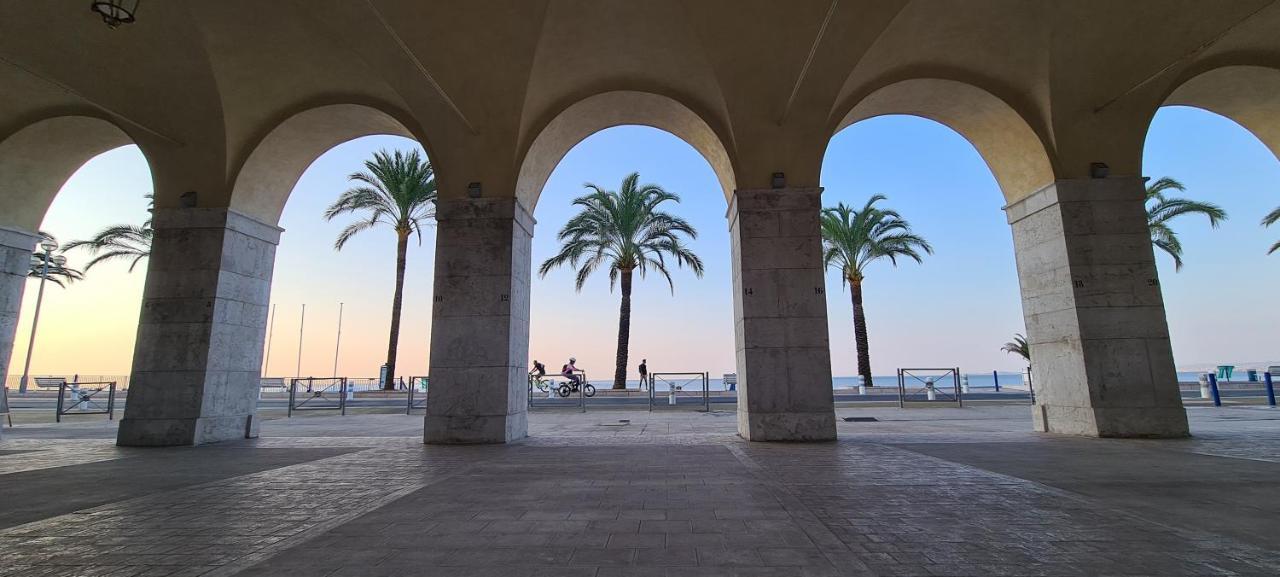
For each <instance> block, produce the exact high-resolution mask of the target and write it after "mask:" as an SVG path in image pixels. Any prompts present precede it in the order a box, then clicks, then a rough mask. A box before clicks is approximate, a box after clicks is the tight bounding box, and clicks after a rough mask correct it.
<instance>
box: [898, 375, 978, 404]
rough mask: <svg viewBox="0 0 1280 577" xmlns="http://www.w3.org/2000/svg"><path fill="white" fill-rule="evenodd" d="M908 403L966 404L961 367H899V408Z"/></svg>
mask: <svg viewBox="0 0 1280 577" xmlns="http://www.w3.org/2000/svg"><path fill="white" fill-rule="evenodd" d="M921 397H923V398H921ZM907 403H955V404H956V406H961V407H962V406H964V400H963V397H962V396H961V388H960V369H959V368H948V369H924V368H920V369H898V408H905V407H906V406H907Z"/></svg>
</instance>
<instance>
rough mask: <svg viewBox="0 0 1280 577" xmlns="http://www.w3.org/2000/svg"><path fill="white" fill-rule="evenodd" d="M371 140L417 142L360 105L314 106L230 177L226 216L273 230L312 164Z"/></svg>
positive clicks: (393, 121)
mask: <svg viewBox="0 0 1280 577" xmlns="http://www.w3.org/2000/svg"><path fill="white" fill-rule="evenodd" d="M374 135H392V136H402V137H405V138H410V139H417V137H416V136H415V135H414V134H413V133H412V131H410V130H409V129H408V128H406V127H405V124H404V123H402V122H401V121H400V120H398V119H397V118H395V117H393V116H392V115H390V114H388V113H386V112H384V111H382V110H379V109H377V108H374V107H371V106H365V105H361V104H331V105H326V106H319V107H316V108H310V109H307V110H304V111H302V112H299V113H297V114H294V115H293V116H290V117H288V118H286V119H285V120H284V121H282V122H280V124H278V125H276V127H275V128H273V129H272V130H271V131H270V132H269V133H267V135H266V136H264V137H263V138H262V140H260V141H259V142H258V144H257V145H256V146H254V147H253V149H252V151H251V152H249V154H248V155H247V156H246V158H245V160H244V163H243V164H242V165H241V166H240V168H239V170H238V171H236V172H235V178H234V180H233V184H232V188H231V210H234V211H236V212H239V213H241V214H243V215H245V216H249V217H252V218H254V219H256V220H259V221H262V222H264V223H269V224H275V223H276V222H278V221H279V220H280V214H281V212H282V211H283V210H284V205H285V202H286V201H288V199H289V193H290V192H291V191H292V190H293V187H294V185H295V184H296V183H297V182H298V178H300V177H301V176H302V173H303V172H304V171H306V169H307V167H308V166H311V163H312V162H315V160H316V158H319V157H320V155H322V154H324V153H325V152H326V151H328V150H329V149H331V148H333V147H335V146H337V145H339V144H342V143H343V142H347V141H349V140H354V139H356V138H360V137H363V136H374ZM419 141H420V140H419ZM420 142H421V141H420Z"/></svg>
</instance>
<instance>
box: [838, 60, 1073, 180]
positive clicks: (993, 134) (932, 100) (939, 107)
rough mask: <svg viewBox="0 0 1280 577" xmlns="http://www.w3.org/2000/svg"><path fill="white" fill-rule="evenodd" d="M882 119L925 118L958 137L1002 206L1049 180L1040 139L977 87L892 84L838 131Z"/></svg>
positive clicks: (920, 81)
mask: <svg viewBox="0 0 1280 577" xmlns="http://www.w3.org/2000/svg"><path fill="white" fill-rule="evenodd" d="M886 114H909V115H913V116H920V117H923V118H928V119H930V120H933V121H936V122H939V123H941V124H944V125H946V126H948V127H950V128H951V129H952V130H954V131H956V132H958V133H960V135H961V136H963V137H965V139H967V140H968V141H969V142H970V143H971V144H973V146H974V148H977V149H978V153H979V154H981V155H982V158H983V159H984V160H986V162H987V166H989V167H990V168H991V172H992V173H993V174H994V175H995V177H996V182H998V183H1000V189H1001V190H1002V191H1003V192H1004V195H1005V200H1006V201H1007V202H1010V203H1012V202H1016V201H1018V200H1021V199H1022V198H1025V197H1026V196H1027V195H1029V194H1031V193H1033V192H1035V191H1037V190H1040V189H1041V188H1043V187H1045V186H1047V185H1049V184H1051V183H1052V182H1053V180H1054V170H1053V164H1052V161H1051V159H1050V156H1049V153H1048V152H1047V151H1046V150H1045V146H1044V143H1043V142H1042V141H1041V138H1040V136H1039V135H1037V134H1036V133H1035V131H1034V130H1032V129H1031V127H1030V126H1029V125H1028V124H1027V122H1026V120H1025V119H1023V118H1022V116H1020V115H1019V114H1018V113H1017V112H1016V111H1014V109H1013V108H1012V107H1010V106H1009V105H1008V104H1006V103H1005V102H1004V101H1002V100H1000V99H999V98H996V97H995V96H993V95H992V94H991V93H989V92H987V91H985V90H982V89H981V88H978V87H976V86H971V85H968V84H964V83H962V82H956V81H954V80H941V79H936V78H917V79H912V80H903V81H901V82H896V83H894V84H890V85H888V86H885V87H883V88H880V89H879V90H876V91H875V92H872V93H871V94H869V95H868V96H867V97H866V98H863V99H861V100H859V101H858V104H857V105H856V106H854V107H853V110H850V111H849V114H848V115H847V116H845V119H844V120H843V121H842V122H841V123H840V125H839V127H838V128H837V130H840V129H843V128H845V127H847V126H849V125H851V124H854V123H856V122H858V121H860V120H864V119H867V118H872V117H875V116H882V115H886Z"/></svg>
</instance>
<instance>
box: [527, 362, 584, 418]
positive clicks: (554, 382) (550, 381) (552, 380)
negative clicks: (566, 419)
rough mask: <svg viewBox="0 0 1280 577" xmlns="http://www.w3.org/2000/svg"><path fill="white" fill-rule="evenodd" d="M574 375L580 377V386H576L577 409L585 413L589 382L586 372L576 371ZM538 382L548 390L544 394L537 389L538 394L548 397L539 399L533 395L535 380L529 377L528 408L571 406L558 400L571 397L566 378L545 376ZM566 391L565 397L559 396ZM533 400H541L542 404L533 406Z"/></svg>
mask: <svg viewBox="0 0 1280 577" xmlns="http://www.w3.org/2000/svg"><path fill="white" fill-rule="evenodd" d="M576 374H578V375H579V376H580V377H581V381H580V384H579V385H578V408H579V409H580V410H581V411H582V412H584V413H585V412H587V396H586V390H587V385H588V384H590V381H588V380H587V372H586V371H578V372H577V373H576ZM539 380H541V381H542V382H543V383H545V384H546V386H547V387H548V389H547V391H545V392H543V391H542V390H541V389H537V390H538V394H546V395H549V396H547V397H542V398H541V399H539V398H538V397H536V396H535V393H534V390H535V388H534V381H535V379H534V377H533V375H529V395H528V399H527V402H528V406H529V408H534V407H536V406H550V407H566V406H572V405H569V404H567V403H564V402H561V401H560V399H567V398H569V397H570V396H572V395H573V384H572V383H571V382H570V381H569V379H568V378H567V377H564V376H562V375H545V376H543V377H542V378H541V379H539ZM566 391H567V392H568V394H567V395H561V394H560V393H562V392H566ZM535 400H541V401H542V402H541V403H537V404H535V402H534V401H535Z"/></svg>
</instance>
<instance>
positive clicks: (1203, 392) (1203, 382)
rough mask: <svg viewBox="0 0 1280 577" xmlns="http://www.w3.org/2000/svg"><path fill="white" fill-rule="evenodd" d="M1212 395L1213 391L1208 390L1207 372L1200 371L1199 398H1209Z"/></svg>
mask: <svg viewBox="0 0 1280 577" xmlns="http://www.w3.org/2000/svg"><path fill="white" fill-rule="evenodd" d="M1212 397H1213V391H1210V390H1209V373H1200V398H1202V399H1209V398H1212Z"/></svg>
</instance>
